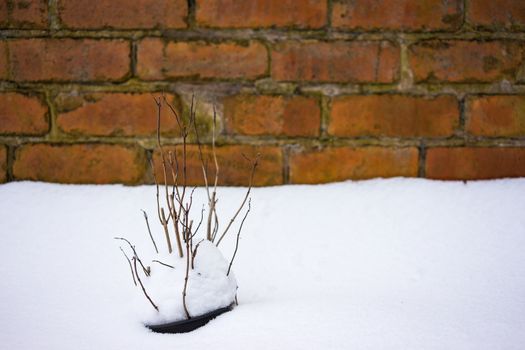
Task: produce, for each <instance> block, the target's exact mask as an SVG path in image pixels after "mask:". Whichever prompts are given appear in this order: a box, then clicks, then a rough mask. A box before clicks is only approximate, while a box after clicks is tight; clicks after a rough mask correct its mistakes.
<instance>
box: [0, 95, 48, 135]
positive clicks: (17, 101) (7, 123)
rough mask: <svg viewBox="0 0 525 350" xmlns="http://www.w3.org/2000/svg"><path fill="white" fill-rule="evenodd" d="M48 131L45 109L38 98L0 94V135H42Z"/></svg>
mask: <svg viewBox="0 0 525 350" xmlns="http://www.w3.org/2000/svg"><path fill="white" fill-rule="evenodd" d="M48 130H49V120H48V114H47V107H46V106H45V105H44V104H42V102H41V101H40V100H39V99H38V98H36V97H29V96H25V95H22V94H19V93H15V92H7V93H0V134H25V135H42V134H45V133H47V131H48Z"/></svg>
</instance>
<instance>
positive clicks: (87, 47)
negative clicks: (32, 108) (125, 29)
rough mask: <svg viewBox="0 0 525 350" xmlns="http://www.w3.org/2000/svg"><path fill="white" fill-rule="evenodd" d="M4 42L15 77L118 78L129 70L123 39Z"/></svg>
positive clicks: (44, 78) (84, 79) (35, 78)
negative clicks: (7, 47)
mask: <svg viewBox="0 0 525 350" xmlns="http://www.w3.org/2000/svg"><path fill="white" fill-rule="evenodd" d="M8 46H9V63H10V68H11V79H12V80H15V81H48V80H55V81H81V82H87V81H103V80H122V79H123V78H124V77H126V75H127V74H128V73H129V68H130V44H129V42H127V41H124V40H92V39H79V40H74V39H17V40H11V41H8Z"/></svg>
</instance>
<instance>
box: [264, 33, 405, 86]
mask: <svg viewBox="0 0 525 350" xmlns="http://www.w3.org/2000/svg"><path fill="white" fill-rule="evenodd" d="M398 74H399V48H398V47H396V46H394V45H393V44H391V43H389V42H386V41H385V42H366V41H351V42H346V41H345V42H343V41H336V42H307V43H300V42H292V41H290V42H284V43H280V44H277V45H276V47H275V49H274V50H273V51H272V77H273V78H274V79H275V80H284V81H294V80H301V81H319V82H377V83H391V82H394V81H396V80H397V78H398Z"/></svg>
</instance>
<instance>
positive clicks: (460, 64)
mask: <svg viewBox="0 0 525 350" xmlns="http://www.w3.org/2000/svg"><path fill="white" fill-rule="evenodd" d="M409 51H410V58H409V59H410V65H411V67H412V71H413V72H414V78H415V80H416V81H418V82H421V81H428V82H439V81H449V82H491V81H498V80H501V79H507V80H511V81H513V80H516V79H517V80H520V78H519V77H517V76H518V73H519V70H520V66H521V65H522V64H524V63H525V42H521V41H486V42H477V41H462V40H449V41H439V40H429V41H422V42H419V43H416V44H414V45H412V46H410V48H409Z"/></svg>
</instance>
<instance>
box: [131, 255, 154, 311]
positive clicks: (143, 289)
mask: <svg viewBox="0 0 525 350" xmlns="http://www.w3.org/2000/svg"><path fill="white" fill-rule="evenodd" d="M133 265H134V266H135V274H136V275H137V280H138V281H139V284H140V287H141V288H142V291H143V292H144V295H145V296H146V298H147V299H148V300H149V302H150V303H151V305H152V306H153V307H154V308H155V310H157V311H159V308H158V306H157V305H155V303H154V302H153V300H151V298H150V297H149V295H148V293H146V288H144V285H143V284H142V281H141V280H140V277H139V274H138V272H137V257H135V256H134V257H133Z"/></svg>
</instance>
